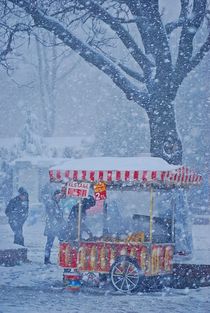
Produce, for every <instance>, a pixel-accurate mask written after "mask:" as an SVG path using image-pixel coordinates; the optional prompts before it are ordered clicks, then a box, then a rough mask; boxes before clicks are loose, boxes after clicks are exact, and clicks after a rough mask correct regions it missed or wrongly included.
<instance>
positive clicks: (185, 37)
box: [175, 0, 207, 81]
mask: <svg viewBox="0 0 210 313" xmlns="http://www.w3.org/2000/svg"><path fill="white" fill-rule="evenodd" d="M188 2H189V1H186V0H183V1H182V5H183V6H184V9H183V12H185V17H186V14H187V13H186V12H187V5H188ZM206 3H207V0H199V1H197V0H195V1H194V5H193V10H192V14H191V18H189V19H186V20H185V22H184V25H183V27H182V31H181V35H180V41H179V52H178V57H177V62H176V68H175V70H176V72H177V73H178V74H179V79H181V81H182V79H183V77H185V76H186V73H187V68H188V66H189V62H190V59H191V57H192V54H193V39H194V37H195V35H196V33H197V30H198V29H199V27H200V25H201V23H202V21H203V19H204V17H205V12H206ZM183 15H184V13H183Z"/></svg>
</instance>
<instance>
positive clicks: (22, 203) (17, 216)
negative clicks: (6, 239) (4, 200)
mask: <svg viewBox="0 0 210 313" xmlns="http://www.w3.org/2000/svg"><path fill="white" fill-rule="evenodd" d="M18 193H19V195H18V196H17V197H15V198H13V199H11V200H10V201H9V203H8V205H7V207H6V210H5V214H6V215H7V217H8V221H9V225H10V227H11V229H12V231H13V232H14V243H15V244H18V245H21V246H24V237H23V225H24V223H25V221H26V219H27V217H28V210H29V198H28V192H27V191H26V190H25V189H24V188H23V187H20V188H19V189H18Z"/></svg>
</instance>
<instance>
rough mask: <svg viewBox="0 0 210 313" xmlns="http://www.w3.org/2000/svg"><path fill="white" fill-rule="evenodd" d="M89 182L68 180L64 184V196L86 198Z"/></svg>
mask: <svg viewBox="0 0 210 313" xmlns="http://www.w3.org/2000/svg"><path fill="white" fill-rule="evenodd" d="M89 188H90V184H89V183H78V182H70V183H68V184H67V186H66V196H67V197H76V198H87V196H88V193H89Z"/></svg>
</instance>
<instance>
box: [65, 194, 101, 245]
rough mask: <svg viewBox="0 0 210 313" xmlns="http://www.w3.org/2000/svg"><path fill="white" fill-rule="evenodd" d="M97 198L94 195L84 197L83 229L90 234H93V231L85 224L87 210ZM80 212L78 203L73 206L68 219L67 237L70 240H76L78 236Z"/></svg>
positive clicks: (82, 209)
mask: <svg viewBox="0 0 210 313" xmlns="http://www.w3.org/2000/svg"><path fill="white" fill-rule="evenodd" d="M95 203H96V202H95V199H94V198H93V197H92V196H89V197H88V198H84V199H82V207H81V231H84V232H86V233H87V234H88V235H89V236H92V233H91V231H90V230H89V228H88V227H87V226H86V225H85V218H86V211H87V210H88V209H90V208H91V207H92V206H94V205H95ZM78 214H79V204H78V203H77V204H76V205H74V206H73V207H72V208H71V211H70V213H69V216H68V221H67V234H68V235H67V237H68V240H69V239H70V240H75V239H76V238H77V235H78V234H77V232H78Z"/></svg>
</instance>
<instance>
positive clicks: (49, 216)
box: [44, 190, 64, 264]
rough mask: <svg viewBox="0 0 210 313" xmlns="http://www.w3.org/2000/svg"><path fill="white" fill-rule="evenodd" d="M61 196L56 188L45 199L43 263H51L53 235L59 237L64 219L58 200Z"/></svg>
mask: <svg viewBox="0 0 210 313" xmlns="http://www.w3.org/2000/svg"><path fill="white" fill-rule="evenodd" d="M62 197H63V194H62V192H61V191H60V190H56V191H55V192H54V194H53V196H52V198H51V199H50V198H48V199H46V201H45V210H46V225H45V230H44V236H46V237H47V242H46V245H45V257H44V263H45V264H51V261H50V254H51V249H52V246H53V242H54V240H55V237H58V239H59V240H60V239H61V234H62V228H63V226H64V219H63V210H62V208H61V207H60V204H59V202H60V199H61V198H62Z"/></svg>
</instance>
